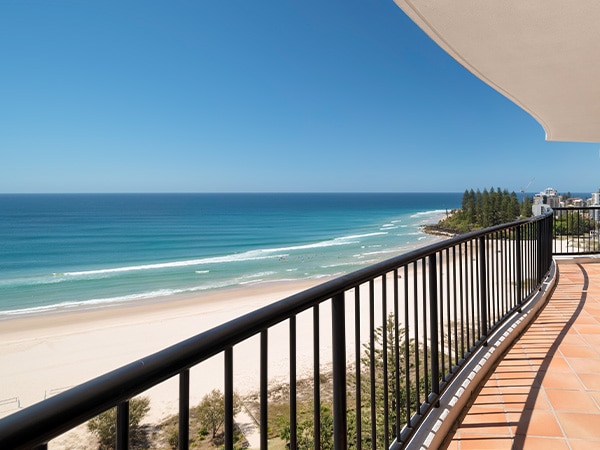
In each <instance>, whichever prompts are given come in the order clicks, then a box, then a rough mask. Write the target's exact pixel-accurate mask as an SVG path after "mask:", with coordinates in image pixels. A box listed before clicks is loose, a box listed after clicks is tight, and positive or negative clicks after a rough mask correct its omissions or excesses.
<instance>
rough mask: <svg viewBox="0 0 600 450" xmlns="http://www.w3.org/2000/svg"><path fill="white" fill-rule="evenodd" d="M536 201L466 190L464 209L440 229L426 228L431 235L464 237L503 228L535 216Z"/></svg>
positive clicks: (499, 191)
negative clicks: (457, 235) (532, 209)
mask: <svg viewBox="0 0 600 450" xmlns="http://www.w3.org/2000/svg"><path fill="white" fill-rule="evenodd" d="M531 205H532V200H531V198H530V197H524V198H523V201H522V202H519V199H518V198H517V194H516V193H515V192H514V191H513V192H510V193H509V192H508V190H507V189H500V188H496V189H494V188H491V189H490V190H488V189H487V188H486V189H484V190H483V191H480V190H479V189H477V191H474V190H473V189H470V190H465V192H464V194H463V197H462V205H461V209H457V210H454V211H452V213H451V214H448V215H447V217H446V218H444V219H442V220H440V221H439V222H438V224H437V225H432V226H427V227H425V231H427V232H429V233H438V234H439V233H443V234H461V233H468V232H469V231H474V230H478V229H482V228H487V227H491V226H494V225H500V224H502V223H507V222H511V221H513V220H517V219H519V218H520V217H529V216H531Z"/></svg>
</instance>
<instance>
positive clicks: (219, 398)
mask: <svg viewBox="0 0 600 450" xmlns="http://www.w3.org/2000/svg"><path fill="white" fill-rule="evenodd" d="M241 409H242V407H241V401H240V398H239V396H238V395H237V394H234V396H233V414H234V415H235V414H237V413H239V412H240V410H241ZM197 412H198V421H199V422H200V424H201V426H202V427H204V428H206V430H207V431H208V432H209V434H210V435H211V439H212V440H213V441H214V440H215V438H216V437H217V434H218V433H219V431H221V428H222V427H223V424H224V423H225V396H224V395H223V393H222V392H221V391H220V390H218V389H213V390H212V391H211V392H210V393H208V394H206V395H205V396H204V397H203V398H202V401H201V402H200V404H199V405H198V409H197Z"/></svg>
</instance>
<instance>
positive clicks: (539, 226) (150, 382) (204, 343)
mask: <svg viewBox="0 0 600 450" xmlns="http://www.w3.org/2000/svg"><path fill="white" fill-rule="evenodd" d="M552 218H553V216H552V215H551V214H550V215H546V216H539V217H536V218H534V219H529V220H521V221H518V222H513V223H510V224H506V225H502V226H497V227H494V228H489V229H486V230H482V231H478V232H473V233H469V234H466V235H461V236H458V237H455V238H452V239H448V240H444V241H440V242H437V243H436V244H433V245H430V246H428V247H424V248H421V249H418V250H415V251H413V252H410V253H407V254H404V255H402V256H398V257H396V258H393V259H390V260H387V261H384V262H381V263H379V264H375V265H373V266H370V267H367V268H365V269H362V270H359V271H357V272H353V273H351V274H348V275H345V276H342V277H339V278H337V279H334V280H331V281H328V282H326V283H324V284H322V285H320V286H316V287H314V288H312V289H309V290H306V291H304V292H300V293H298V294H296V295H293V296H291V297H288V298H286V299H284V300H281V301H279V302H276V303H273V304H271V305H269V306H266V307H264V308H261V309H259V310H256V311H254V312H251V313H249V314H246V315H244V316H242V317H239V318H237V319H235V320H232V321H230V322H228V323H225V324H223V325H221V326H218V327H216V328H213V329H211V330H209V331H206V332H204V333H202V334H199V335H197V336H195V337H192V338H190V339H188V340H186V341H183V342H181V343H179V344H177V345H174V346H172V347H169V348H167V349H165V350H163V351H160V352H158V353H155V354H153V355H150V356H148V357H146V358H143V359H140V360H138V361H135V362H132V363H130V364H128V365H126V366H124V367H121V368H120V369H117V370H115V371H113V372H110V373H108V374H105V375H102V376H100V377H98V378H96V379H94V380H92V381H89V382H87V383H84V384H82V385H80V386H77V387H75V388H72V389H69V390H68V391H66V392H63V393H60V394H58V395H56V396H54V397H51V398H49V399H47V400H44V401H42V402H40V403H38V404H35V405H33V406H31V407H29V408H26V409H24V410H21V411H19V412H17V413H15V414H13V415H11V416H8V417H6V418H4V419H2V420H0V448H31V447H36V446H39V447H38V448H46V444H47V442H48V441H50V440H51V439H53V438H55V437H57V436H59V435H60V434H62V433H64V432H66V431H68V430H70V429H72V428H74V427H76V426H78V425H79V424H82V423H84V422H85V421H87V420H89V419H91V418H93V417H94V416H96V415H98V414H100V413H101V412H103V411H104V410H106V409H108V408H111V407H114V406H117V429H118V432H117V442H116V447H117V448H119V449H120V448H123V449H125V448H128V442H129V436H128V426H127V424H128V414H129V400H130V399H132V398H133V397H135V396H137V395H139V394H141V393H143V392H144V391H146V390H148V389H150V388H151V387H153V386H155V385H157V384H159V383H161V382H163V381H165V380H167V379H169V378H172V377H178V378H179V434H178V436H179V437H178V439H179V446H178V448H179V449H187V448H188V446H189V438H190V436H189V420H190V418H189V408H190V404H189V403H190V400H189V399H190V370H195V369H194V367H195V366H198V365H199V364H201V363H202V362H203V361H206V360H207V359H209V358H211V357H212V356H214V355H217V354H222V355H223V359H224V368H223V385H224V395H225V424H224V429H225V434H224V439H225V441H224V445H225V448H228V449H231V448H233V447H234V425H235V417H234V413H233V411H234V407H233V404H234V375H233V374H234V364H235V352H236V349H237V348H238V346H239V344H240V343H242V342H243V341H246V340H248V339H249V338H252V337H259V339H258V340H259V343H258V344H257V345H259V346H260V351H259V354H260V375H259V377H260V394H259V398H260V410H259V413H258V417H257V419H258V422H259V428H260V430H259V431H260V446H261V448H262V449H266V448H267V440H268V418H269V417H268V415H269V410H268V408H267V405H268V402H269V398H268V388H269V381H270V380H269V374H268V367H269V365H268V362H269V358H270V354H269V336H270V331H271V330H272V328H273V327H274V326H276V325H277V324H281V323H287V326H288V330H289V331H288V336H289V354H288V355H287V358H286V361H287V364H289V384H290V386H289V417H288V419H289V425H290V426H289V430H290V432H289V445H290V448H298V447H299V439H300V437H299V435H298V430H299V425H300V424H299V423H298V422H299V421H298V407H299V405H298V403H297V402H298V400H297V398H296V397H297V395H296V392H297V391H296V388H297V381H298V378H299V373H300V372H303V373H305V371H301V370H300V368H299V367H298V355H297V339H298V337H299V336H298V331H297V319H298V317H300V316H301V315H302V317H304V315H308V316H309V317H310V320H311V323H312V336H300V338H301V339H312V342H313V348H314V350H313V355H312V361H311V365H312V371H311V373H312V375H311V382H312V386H313V400H312V401H313V404H314V405H323V404H325V403H328V406H329V407H330V408H331V411H332V415H333V430H325V429H324V428H323V427H324V424H325V423H326V422H328V421H326V420H324V417H323V414H326V412H323V411H327V409H323V410H322V408H319V407H314V417H313V429H312V430H309V431H308V432H304V433H303V436H302V439H304V442H306V435H309V437H310V438H311V439H312V444H311V447H314V448H322V447H323V446H324V445H323V441H324V440H325V439H331V440H332V441H333V442H331V443H330V444H332V446H333V448H335V449H346V448H359V449H360V448H369V447H370V448H389V447H391V446H394V447H395V448H401V447H402V446H403V445H404V444H405V443H406V442H407V440H408V439H409V437H410V436H411V434H412V433H413V431H414V430H415V429H416V427H418V426H419V423H420V421H421V419H422V418H423V416H424V414H426V413H427V411H428V410H429V409H430V408H433V407H435V405H436V402H437V399H438V398H439V395H440V393H441V392H442V391H443V390H444V388H445V386H446V385H447V383H448V381H449V380H450V379H452V378H453V377H454V376H456V374H457V373H458V372H459V371H460V368H461V366H463V364H464V362H465V361H466V360H467V359H468V358H469V355H470V354H471V352H472V351H473V350H474V349H476V348H477V347H478V346H480V345H482V344H483V343H484V342H485V340H486V336H487V334H488V333H489V332H491V331H492V330H494V329H495V327H497V326H498V325H499V324H500V323H501V322H502V321H503V320H504V319H505V318H506V317H507V316H509V315H510V314H511V313H512V312H514V311H516V310H518V309H519V308H520V307H521V305H522V303H523V302H525V301H527V300H528V299H529V298H531V297H532V295H533V294H534V293H535V292H536V291H537V290H538V289H539V286H540V284H541V282H542V280H543V278H544V276H545V274H546V273H547V272H548V270H549V269H550V266H551V263H552ZM323 330H327V331H326V332H323ZM329 346H330V348H331V351H330V352H329V353H330V358H327V357H323V356H324V354H325V353H327V352H326V351H325V348H328V347H329ZM329 363H331V369H329V368H328V367H329ZM325 370H327V371H329V370H331V375H332V379H333V383H332V387H331V388H327V389H330V392H325V387H324V386H322V385H321V375H322V372H323V371H325ZM329 436H331V437H329Z"/></svg>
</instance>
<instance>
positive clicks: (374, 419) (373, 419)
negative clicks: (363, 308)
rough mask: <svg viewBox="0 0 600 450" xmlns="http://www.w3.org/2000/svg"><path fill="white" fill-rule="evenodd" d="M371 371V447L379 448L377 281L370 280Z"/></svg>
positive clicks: (374, 449)
mask: <svg viewBox="0 0 600 450" xmlns="http://www.w3.org/2000/svg"><path fill="white" fill-rule="evenodd" d="M369 373H370V375H371V379H370V384H369V386H370V388H371V390H370V395H371V448H372V450H377V410H376V404H375V401H374V399H375V398H376V395H377V393H376V391H375V378H376V375H375V374H376V369H375V281H374V280H370V281H369Z"/></svg>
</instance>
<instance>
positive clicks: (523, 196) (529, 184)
mask: <svg viewBox="0 0 600 450" xmlns="http://www.w3.org/2000/svg"><path fill="white" fill-rule="evenodd" d="M534 181H535V177H533V178H532V179H531V180H529V183H527V186H525V187H522V188H521V203H523V200H524V199H525V191H526V190H527V188H528V187H529V186H531V183H533V182H534Z"/></svg>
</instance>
